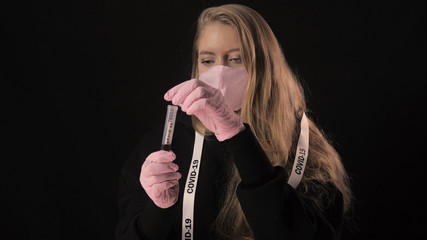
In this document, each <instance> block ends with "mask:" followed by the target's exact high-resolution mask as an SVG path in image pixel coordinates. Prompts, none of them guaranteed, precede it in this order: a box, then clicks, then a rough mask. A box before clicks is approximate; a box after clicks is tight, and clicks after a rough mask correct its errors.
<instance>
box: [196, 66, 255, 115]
mask: <svg viewBox="0 0 427 240" xmlns="http://www.w3.org/2000/svg"><path fill="white" fill-rule="evenodd" d="M199 80H201V81H203V82H205V83H207V84H209V85H210V86H212V87H214V88H216V89H218V90H220V91H221V93H222V95H223V96H224V100H225V104H227V106H228V107H229V108H230V109H231V110H233V111H237V110H239V109H240V108H242V103H243V98H244V97H245V93H246V86H247V85H248V81H249V76H248V72H247V71H246V68H244V67H227V66H224V65H219V66H215V67H212V68H210V69H209V70H208V71H206V72H203V73H200V74H199Z"/></svg>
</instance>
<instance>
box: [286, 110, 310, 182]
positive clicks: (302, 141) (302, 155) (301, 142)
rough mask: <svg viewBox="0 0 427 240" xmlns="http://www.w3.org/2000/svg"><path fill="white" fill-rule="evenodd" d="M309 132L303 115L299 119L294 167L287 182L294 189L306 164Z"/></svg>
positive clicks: (305, 117)
mask: <svg viewBox="0 0 427 240" xmlns="http://www.w3.org/2000/svg"><path fill="white" fill-rule="evenodd" d="M309 131H310V129H309V126H308V120H307V116H305V113H304V114H303V115H302V119H301V132H300V135H299V139H298V145H297V150H296V152H295V160H294V166H293V167H292V172H291V176H290V177H289V180H288V184H289V185H291V186H292V187H293V188H294V189H296V188H297V186H298V184H299V183H300V182H301V179H302V175H303V174H304V169H305V165H306V163H307V156H308V144H309V141H308V140H309Z"/></svg>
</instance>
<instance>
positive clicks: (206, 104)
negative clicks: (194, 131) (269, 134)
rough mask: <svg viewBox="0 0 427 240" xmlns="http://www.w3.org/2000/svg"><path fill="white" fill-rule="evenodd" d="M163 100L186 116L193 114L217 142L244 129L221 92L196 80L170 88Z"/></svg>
mask: <svg viewBox="0 0 427 240" xmlns="http://www.w3.org/2000/svg"><path fill="white" fill-rule="evenodd" d="M164 98H165V100H167V101H172V103H173V104H174V105H178V106H180V107H181V109H182V111H184V112H186V113H187V114H188V115H193V114H194V115H195V116H196V117H197V118H198V119H199V120H200V121H201V122H202V123H203V125H205V127H206V128H208V129H209V130H210V131H212V132H213V133H215V136H216V137H217V139H218V140H219V141H224V140H226V139H229V138H231V137H233V136H235V135H236V134H237V133H239V132H240V131H241V130H243V129H244V128H245V127H244V125H243V119H242V118H241V117H240V116H239V115H237V114H236V113H235V112H233V111H232V110H231V109H230V108H228V106H227V105H226V104H225V102H224V97H223V96H222V94H221V92H220V91H219V90H218V89H216V88H213V87H211V86H209V85H208V84H206V83H204V82H202V81H200V80H198V79H192V80H188V81H186V82H183V83H181V84H179V85H177V86H175V87H173V88H171V89H170V90H169V91H168V92H167V93H166V94H165V96H164Z"/></svg>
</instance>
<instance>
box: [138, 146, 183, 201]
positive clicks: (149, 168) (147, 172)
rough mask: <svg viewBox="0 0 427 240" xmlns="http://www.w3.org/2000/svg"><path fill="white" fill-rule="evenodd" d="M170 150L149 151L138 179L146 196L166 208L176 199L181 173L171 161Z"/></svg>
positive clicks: (173, 158) (173, 155)
mask: <svg viewBox="0 0 427 240" xmlns="http://www.w3.org/2000/svg"><path fill="white" fill-rule="evenodd" d="M175 158H176V156H175V154H174V153H173V152H172V151H164V150H160V151H157V152H153V153H151V154H150V155H149V156H148V157H147V158H146V159H145V162H144V164H142V167H141V174H140V176H139V181H140V183H141V185H142V187H143V188H144V190H145V192H146V193H147V194H148V196H149V197H150V198H151V200H153V202H154V203H155V204H156V205H157V206H158V207H160V208H168V207H170V206H172V205H174V204H175V203H176V201H177V200H178V192H179V183H178V180H179V179H180V178H181V174H180V173H179V172H177V171H178V165H176V164H175V163H173V162H172V161H173V160H175Z"/></svg>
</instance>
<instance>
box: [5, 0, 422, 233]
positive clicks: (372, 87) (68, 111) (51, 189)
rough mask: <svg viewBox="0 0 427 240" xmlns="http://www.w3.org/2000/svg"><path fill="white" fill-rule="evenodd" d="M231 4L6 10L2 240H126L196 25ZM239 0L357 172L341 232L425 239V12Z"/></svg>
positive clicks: (374, 5) (91, 4)
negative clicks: (130, 188)
mask: <svg viewBox="0 0 427 240" xmlns="http://www.w3.org/2000/svg"><path fill="white" fill-rule="evenodd" d="M183 2H184V1H183ZM225 2H227V1H185V4H183V3H181V2H180V1H170V2H161V1H155V2H154V3H147V2H145V1H141V0H140V1H137V0H121V1H119V0H108V1H102V0H98V1H93V0H92V1H55V2H47V1H31V2H23V1H20V2H15V3H12V2H8V3H2V4H1V5H0V14H1V15H0V16H1V19H0V20H1V21H0V24H1V25H0V26H1V37H0V44H1V45H0V55H1V72H0V78H1V80H2V81H1V86H2V88H1V93H2V99H3V101H2V111H1V112H2V114H1V115H2V118H3V119H4V120H5V122H4V123H2V134H1V135H2V137H3V139H4V140H5V142H6V143H7V144H6V145H3V146H2V148H3V150H2V159H1V167H0V186H1V200H0V203H1V213H0V219H1V223H0V224H1V225H0V226H1V235H2V236H8V237H7V238H5V239H113V238H114V237H113V232H114V227H115V224H116V222H117V215H118V214H117V205H116V192H117V190H116V188H117V178H118V175H119V169H120V167H121V165H122V164H123V162H124V161H125V159H126V158H127V156H128V155H129V154H130V152H131V151H132V148H133V147H134V146H135V144H136V143H137V141H138V140H139V139H140V138H141V136H142V135H143V134H144V133H145V132H146V131H147V130H148V129H150V128H151V127H153V126H154V125H156V124H163V121H164V114H165V106H166V104H167V103H166V102H164V101H163V98H162V97H163V94H164V93H165V92H166V91H167V90H168V89H169V88H170V87H172V86H174V85H175V84H177V83H179V82H181V81H184V80H187V79H188V78H189V75H190V50H191V44H192V39H193V35H194V31H195V21H196V19H197V16H198V15H199V13H200V12H201V11H202V10H203V9H204V8H205V7H208V6H212V5H218V4H221V3H225ZM234 2H240V3H245V4H246V5H248V6H251V7H253V8H254V9H255V10H257V11H258V12H259V13H261V15H263V16H264V18H265V19H266V20H267V22H268V23H269V24H270V26H271V27H272V29H273V31H274V32H275V34H276V36H277V38H278V39H279V41H280V43H281V45H282V47H283V49H284V52H285V56H286V58H287V60H288V62H289V64H290V66H291V67H292V69H293V70H294V71H295V72H296V73H297V74H298V76H299V77H300V79H301V81H302V83H303V85H304V87H305V88H306V96H307V99H308V104H309V107H310V109H311V113H310V116H312V117H313V119H314V120H315V121H316V122H317V123H318V124H319V125H320V126H321V127H322V128H323V129H324V131H325V132H326V133H327V134H328V136H329V137H330V139H331V140H332V141H333V143H334V146H335V147H336V148H337V150H338V151H339V152H340V154H341V155H342V157H343V161H344V165H345V167H346V168H347V170H348V172H349V173H350V175H351V176H352V178H353V190H354V193H355V197H356V198H357V202H356V205H355V215H356V216H355V218H354V224H353V227H352V228H351V229H349V228H347V229H346V230H345V232H344V239H386V238H396V237H400V238H403V239H409V238H411V237H415V236H419V235H421V234H422V235H425V234H424V233H425V227H426V220H425V219H426V217H425V214H426V207H425V203H426V197H425V196H424V195H425V188H426V187H425V181H424V176H423V175H424V173H425V168H426V163H425V160H426V158H425V156H424V152H425V151H424V150H425V147H424V142H425V141H424V140H423V137H424V135H425V133H426V131H425V122H424V119H425V117H426V113H425V109H424V104H425V100H424V95H425V91H424V89H423V83H424V82H425V81H426V80H427V78H426V66H427V65H426V61H425V57H426V42H427V39H426V37H425V32H426V24H427V17H426V4H424V3H422V1H415V2H409V1H400V2H399V1H387V2H374V1H371V2H368V3H364V2H361V1H347V2H346V3H345V4H343V3H341V1H297V0H292V1H234ZM153 141H159V143H160V139H157V140H156V139H153Z"/></svg>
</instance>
